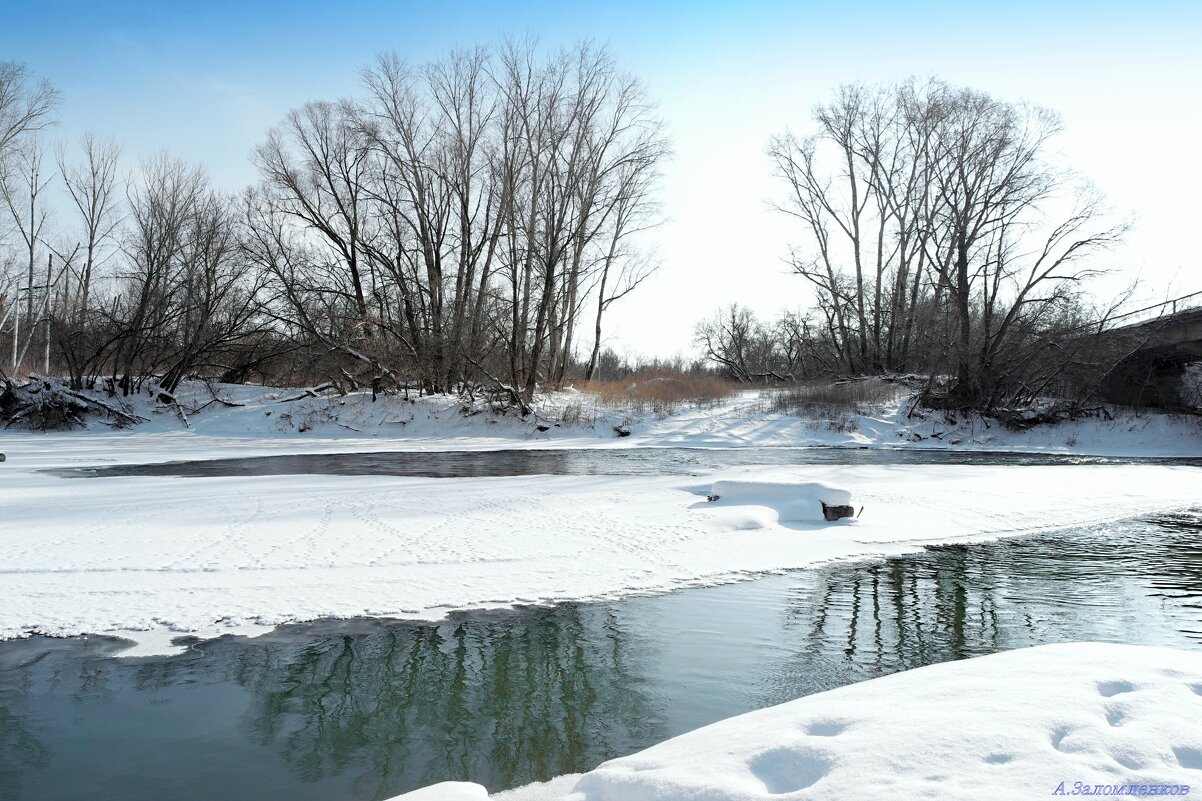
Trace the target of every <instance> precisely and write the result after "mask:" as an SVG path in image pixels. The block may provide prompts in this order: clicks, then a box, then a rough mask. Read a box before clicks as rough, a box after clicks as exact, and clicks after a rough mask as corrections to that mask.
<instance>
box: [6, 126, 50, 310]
mask: <svg viewBox="0 0 1202 801" xmlns="http://www.w3.org/2000/svg"><path fill="white" fill-rule="evenodd" d="M45 152H46V150H45V147H44V146H43V145H42V143H41V142H39V141H37V140H36V139H33V140H30V141H28V142H25V143H23V144H22V146H21V147H20V148H18V149H17V152H16V153H13V154H10V157H9V158H10V165H9V169H8V170H7V171H5V173H4V174H3V175H0V196H2V197H3V199H4V204H5V206H6V207H7V208H8V212H9V214H10V215H11V220H12V222H13V225H14V227H15V228H16V230H17V232H18V234H19V236H20V237H21V241H22V243H23V244H24V255H25V257H26V258H25V267H26V283H25V324H26V326H29V327H30V330H32V325H33V322H34V319H33V310H34V281H35V271H36V270H37V268H38V266H39V263H40V260H39V259H38V249H39V246H40V245H41V244H42V243H43V241H44V235H45V233H46V230H45V228H46V220H47V218H48V217H49V215H50V211H49V206H48V204H47V203H46V196H45V190H46V188H47V186H49V184H50V181H51V178H52V176H51V175H50V174H49V173H47V172H46V170H45V169H44V163H43V159H44V156H45ZM43 291H46V292H49V291H50V290H49V288H48V287H47V288H45V289H44V290H43Z"/></svg>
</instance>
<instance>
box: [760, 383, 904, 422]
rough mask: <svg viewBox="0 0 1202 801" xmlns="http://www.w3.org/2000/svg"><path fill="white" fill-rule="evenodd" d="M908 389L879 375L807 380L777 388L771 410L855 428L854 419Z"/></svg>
mask: <svg viewBox="0 0 1202 801" xmlns="http://www.w3.org/2000/svg"><path fill="white" fill-rule="evenodd" d="M906 392H908V390H907V389H906V388H905V387H904V386H902V385H900V384H897V383H893V382H890V381H885V380H884V379H880V378H864V379H859V380H855V381H838V382H834V381H829V380H815V381H807V382H805V383H803V384H799V385H797V386H794V387H788V388H787V389H781V390H779V391H777V392H776V393H775V394H774V395H773V396H772V399H771V408H772V411H775V412H782V413H784V414H791V415H794V416H796V417H803V418H809V419H812V420H815V421H825V422H826V425H827V427H828V428H830V429H832V430H835V431H843V432H847V431H854V430H855V429H856V418H857V417H858V416H859V415H861V414H865V413H870V412H871V411H872V410H873V408H874V407H880V406H882V405H884V404H886V403H892V402H893V401H895V400H897V397H898V395H901V394H904V393H906Z"/></svg>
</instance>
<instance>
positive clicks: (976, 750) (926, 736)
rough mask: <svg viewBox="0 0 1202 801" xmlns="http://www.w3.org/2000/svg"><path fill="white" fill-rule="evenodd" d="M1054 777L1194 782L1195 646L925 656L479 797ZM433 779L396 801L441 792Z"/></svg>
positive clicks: (656, 797) (878, 793)
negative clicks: (581, 769)
mask: <svg viewBox="0 0 1202 801" xmlns="http://www.w3.org/2000/svg"><path fill="white" fill-rule="evenodd" d="M1062 782H1063V783H1064V784H1063V791H1062V795H1066V796H1067V795H1073V794H1074V792H1073V791H1074V789H1075V788H1076V789H1077V790H1078V793H1077V794H1081V793H1080V792H1079V791H1080V789H1081V788H1082V787H1084V788H1087V789H1088V790H1090V791H1091V792H1092V791H1094V789H1095V787H1098V788H1099V789H1098V790H1097V792H1096V794H1097V795H1126V794H1128V793H1130V792H1132V791H1130V790H1123V791H1122V792H1121V793H1118V792H1114V789H1113V788H1115V787H1116V786H1117V787H1126V786H1128V785H1133V786H1135V788H1138V787H1141V786H1155V787H1157V788H1161V787H1166V786H1171V787H1175V788H1177V789H1176V791H1175V792H1173V793H1172V794H1173V795H1184V794H1185V793H1183V792H1181V790H1182V788H1183V787H1188V788H1189V789H1188V792H1189V793H1191V794H1192V793H1195V792H1197V789H1198V787H1199V786H1202V654H1200V653H1196V652H1192V651H1181V650H1177V649H1173V648H1158V647H1149V646H1133V645H1113V644H1101V643H1072V644H1065V645H1045V646H1040V647H1036V648H1026V649H1020V650H1017V651H1008V652H1003V653H999V654H993V655H990V656H983V657H978V658H975V659H969V660H964V661H959V662H948V663H944V664H940V665H932V666H929V667H923V668H918V669H916V670H909V671H905V672H902V673H896V674H893V675H891V676H885V677H883V678H878V679H873V680H871V681H865V682H861V683H859V684H853V685H849V686H847V687H841V688H839V689H836V690H830V691H828V692H824V693H818V694H816V695H811V696H807V697H805V698H800V699H798V700H795V701H789V702H787V703H784V704H780V705H779V706H774V707H769V708H767V709H760V710H756V711H754V712H749V713H747V714H744V715H739V716H736V717H733V718H728V719H726V720H722V721H719V722H717V723H714V724H712V725H709V726H705V727H703V728H701V729H696V730H694V731H691V732H688V733H686V734H682V735H680V736H678V737H674V738H672V739H670V740H666V741H664V742H662V743H659V744H658V745H655V746H652V747H651V748H648V749H646V750H645V751H641V752H639V753H637V754H632V755H630V756H627V757H622V758H620V759H615V760H611V761H610V762H606V763H604V764H602V765H601V766H599V767H597V768H596V769H594V770H592V771H590V772H588V773H585V774H583V775H581V776H568V777H563V778H561V779H558V780H555V781H553V782H550V783H547V784H543V785H531V786H529V787H527V788H519V789H517V790H513V791H509V792H506V793H498V794H495V795H493V796H492V798H493V799H495V800H496V801H767V799H777V798H779V799H794V800H795V801H802V800H803V799H831V798H838V799H849V800H851V801H854V800H855V799H865V800H866V801H867V799H873V800H874V801H875V799H880V798H896V799H918V798H922V799H935V800H938V799H947V800H948V801H965V799H998V798H1052V797H1057V796H1055V795H1053V794H1054V793H1055V792H1056V791H1057V788H1059V787H1061V783H1062ZM1077 783H1080V786H1078V785H1077ZM438 788H439V785H435V786H433V787H430V788H426V789H425V790H424V792H426V793H427V795H418V794H417V793H410V794H408V795H402V796H399V798H398V799H397V801H400V799H404V801H417V799H419V798H435V797H444V796H438V795H437V793H436V792H435V791H436V790H437V789H438ZM1100 788H1111V789H1109V790H1108V791H1103V790H1102V789H1100ZM480 791H481V792H482V791H483V788H480ZM419 792H422V791H419ZM1136 794H1138V791H1136ZM1166 794H1167V793H1166ZM1162 795H1163V794H1162ZM445 797H446V798H452V797H456V798H457V797H459V796H450V795H448V796H445ZM477 797H478V798H484V797H485V796H483V795H479V794H478V795H477V796H468V795H464V796H462V798H464V799H470V798H477Z"/></svg>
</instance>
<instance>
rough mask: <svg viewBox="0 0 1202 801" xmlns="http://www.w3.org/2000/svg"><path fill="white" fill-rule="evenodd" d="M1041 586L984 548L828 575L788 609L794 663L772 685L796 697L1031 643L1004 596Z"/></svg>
mask: <svg viewBox="0 0 1202 801" xmlns="http://www.w3.org/2000/svg"><path fill="white" fill-rule="evenodd" d="M1020 572H1021V571H1020ZM1048 578H1049V576H1047V575H1042V576H1041V575H1038V574H1032V575H1016V567H1015V565H1014V564H1013V560H1012V559H1011V558H1009V556H1008V555H1007V554H1004V553H1003V552H1002V550H1001V549H1000V548H998V547H992V546H971V547H966V546H948V547H942V548H933V549H931V550H929V551H927V552H925V553H923V554H919V555H915V556H909V557H904V558H898V559H890V560H888V561H886V562H883V563H879V564H870V565H860V566H842V567H834V568H830V569H827V570H825V571H823V572H822V573H821V574H820V578H819V581H818V584H817V586H816V587H815V588H814V589H813V590H812V591H805V592H801V593H798V594H797V595H795V596H794V597H793V598H792V599H791V600H790V603H789V604H788V606H787V610H786V618H785V623H784V625H785V631H786V636H787V637H789V638H791V640H792V642H793V643H794V657H793V659H791V660H789V661H788V663H787V664H786V665H782V670H781V672H780V675H778V676H774V677H773V679H772V684H773V685H774V686H775V687H776V688H779V691H780V694H781V695H782V696H783V695H784V694H785V693H787V692H788V691H789V690H790V689H791V691H792V694H793V695H794V696H796V695H797V694H798V690H799V689H804V692H806V693H809V692H819V691H821V690H826V689H831V688H833V687H837V686H841V685H843V684H846V683H848V682H849V681H861V680H864V679H868V678H873V677H876V676H882V675H886V674H889V673H894V672H897V671H899V670H907V669H910V668H914V667H920V666H923V665H929V664H933V663H936V662H944V661H948V660H952V659H963V658H966V657H970V656H976V655H980V654H985V653H993V652H994V651H998V650H1001V649H1004V648H1012V647H1017V646H1019V645H1026V644H1030V643H1031V642H1034V641H1038V637H1039V634H1038V632H1037V631H1036V629H1038V628H1039V626H1038V623H1037V622H1036V621H1035V620H1034V619H1032V618H1031V617H1030V616H1026V615H1024V614H1023V610H1022V608H1021V607H1022V604H1021V602H1020V603H1017V604H1015V603H1014V599H1013V598H1010V597H1008V590H1009V589H1010V588H1012V587H1013V586H1014V585H1015V583H1016V582H1018V583H1021V584H1023V585H1024V587H1025V589H1024V590H1023V593H1026V592H1031V591H1032V590H1031V588H1032V586H1034V585H1038V586H1043V587H1044V590H1043V591H1038V590H1036V591H1035V595H1042V594H1043V592H1051V591H1053V586H1052V585H1051V584H1048V582H1047V579H1048ZM1023 593H1020V595H1021V594H1023ZM774 700H784V698H783V697H780V698H777V699H774Z"/></svg>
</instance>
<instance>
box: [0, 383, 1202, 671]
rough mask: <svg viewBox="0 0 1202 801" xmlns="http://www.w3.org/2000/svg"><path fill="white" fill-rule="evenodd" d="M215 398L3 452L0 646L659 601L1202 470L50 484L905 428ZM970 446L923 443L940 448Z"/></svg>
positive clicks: (1124, 496) (1132, 448)
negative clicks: (209, 467) (736, 484)
mask: <svg viewBox="0 0 1202 801" xmlns="http://www.w3.org/2000/svg"><path fill="white" fill-rule="evenodd" d="M191 391H192V392H194V393H196V394H197V398H196V399H195V400H196V403H195V405H199V403H200V402H203V401H204V395H203V394H201V393H203V392H205V390H203V389H201V388H197V387H194V388H192V390H191ZM222 391H223V393H225V397H227V398H228V399H230V400H233V401H235V402H237V403H242V404H244V405H243V406H239V407H236V408H228V407H223V406H220V405H217V404H213V405H210V406H209V407H208V408H206V409H205V410H204V411H203V412H201V413H199V414H194V415H191V416H190V420H189V422H190V424H191V428H189V429H185V428H184V427H183V424H182V423H181V421H180V420H179V419H178V418H177V417H176V415H175V414H174V413H173V412H171V411H170V410H165V409H162V410H153V409H152V408H151V407H150V406H149V404H148V403H147V402H146V401H141V403H142V406H141V407H140V411H141V412H142V413H144V414H145V415H146V416H147V417H150V418H151V420H150V422H148V423H146V424H144V425H143V426H139V427H138V428H137V429H135V430H133V431H124V432H114V431H109V430H107V429H105V428H103V427H99V426H95V425H94V426H93V428H92V429H90V430H87V431H80V432H71V433H55V434H31V433H20V432H14V431H6V432H2V433H0V452H4V453H6V454H7V456H8V461H6V462H5V463H3V464H0V573H2V574H3V575H2V576H0V638H11V637H20V636H25V635H28V634H31V633H45V634H51V635H72V634H86V633H116V634H121V635H123V636H129V637H130V638H131V639H134V640H136V641H138V642H139V643H140V644H141V650H139V651H137V652H135V653H153V652H163V651H165V650H168V649H169V642H168V641H169V639H170V638H171V636H174V635H178V634H182V633H194V634H197V635H200V636H213V635H217V634H222V633H230V632H234V633H254V632H256V631H259V630H261V629H260V627H263V626H273V625H276V624H279V623H282V622H290V621H299V620H310V619H316V618H322V617H349V616H357V615H377V616H392V617H409V618H423V619H434V618H438V617H440V616H442V615H444V614H446V612H447V611H449V610H452V609H463V608H480V607H496V606H503V605H511V604H514V603H548V602H555V601H562V600H587V599H604V598H615V597H620V596H623V595H630V594H637V593H649V592H663V591H669V590H673V589H677V588H681V587H688V586H694V585H698V584H712V583H718V582H723V581H730V580H734V579H739V578H744V577H748V576H753V575H755V574H757V573H762V572H768V571H779V570H786V569H792V568H802V567H807V566H812V565H815V564H818V563H822V562H828V561H832V560H846V559H868V558H876V557H881V556H887V555H891V554H898V553H904V552H907V551H913V550H916V549H918V548H921V547H922V546H923V545H926V544H932V543H946V542H964V541H979V540H985V539H992V538H997V537H1003V536H1011V535H1017V534H1023V533H1028V532H1032V531H1038V530H1043V529H1048V528H1058V527H1067V526H1074V525H1088V524H1097V523H1102V522H1105V521H1109V520H1114V519H1119V518H1123V517H1129V516H1133V515H1138V514H1142V513H1146V512H1148V511H1149V510H1156V511H1162V510H1166V509H1171V508H1180V507H1184V506H1188V505H1191V504H1196V503H1197V502H1198V499H1199V497H1200V496H1199V492H1198V490H1199V487H1200V486H1202V483H1200V479H1202V470H1199V469H1198V468H1191V467H1175V466H1145V465H1123V466H1117V465H1105V466H1052V467H1017V466H1013V467H1009V466H1008V467H983V466H981V467H972V466H938V465H933V466H905V467H900V466H875V467H866V466H859V467H838V466H824V467H806V468H741V469H736V470H729V471H724V472H723V473H722V474H721V475H714V476H706V477H703V478H696V479H690V478H682V477H678V476H677V477H647V476H632V477H606V476H583V477H582V476H523V477H513V478H461V479H427V478H402V477H387V476H378V477H365V476H354V477H351V476H321V475H299V476H297V475H294V476H264V477H251V478H246V477H238V478H173V477H110V478H94V479H64V478H59V477H56V476H53V475H49V474H46V473H44V472H40V471H41V470H43V469H46V468H60V467H78V466H86V465H97V464H112V463H140V462H162V461H170V460H179V459H206V458H218V457H230V456H249V455H262V454H285V453H318V452H360V453H362V452H370V451H384V450H393V451H395V450H415V451H416V450H429V451H438V450H466V449H488V448H498V447H539V448H547V447H646V446H654V445H693V446H697V445H705V446H707V447H738V446H744V445H762V446H781V445H785V444H789V445H806V444H822V442H823V437H826V436H827V435H828V434H829V435H830V437H832V438H838V437H850V436H855V437H860V438H861V439H862V441H860V442H859V444H869V445H875V446H884V445H889V446H895V445H896V444H897V441H896V440H899V439H902V440H904V438H902V437H899V436H898V429H899V426H901V423H900V422H899V421H902V420H905V419H906V418H905V414H904V413H903V410H902V409H901V404H899V405H897V406H896V407H894V408H892V409H891V410H890V409H884V410H878V411H880V415H879V416H878V417H873V418H871V420H873V421H875V422H872V423H869V422H865V420H868V419H869V418H867V417H865V418H861V422H860V424H859V428H858V430H857V431H856V432H852V433H848V432H846V431H844V432H836V431H833V430H830V429H828V428H823V427H822V424H821V423H820V422H815V421H812V420H800V419H798V418H792V417H788V416H785V415H779V414H773V413H769V412H765V411H763V408H764V404H763V401H762V399H761V398H760V397H759V396H758V395H756V394H755V393H745V394H743V395H740V396H737V397H735V398H733V399H731V400H730V401H729V402H726V403H724V404H721V405H719V406H717V407H714V408H708V409H690V410H687V411H682V412H680V413H678V414H675V415H672V416H669V417H667V418H666V419H663V420H644V421H640V422H636V423H634V424H632V427H633V428H634V430H635V433H634V434H633V435H632V436H630V437H626V438H623V439H616V438H614V437H613V434H612V431H609V430H608V428H607V427H606V426H605V425H602V424H601V423H599V424H598V426H597V428H596V429H592V428H575V429H568V428H566V427H563V428H551V429H550V430H549V431H547V432H538V431H537V429H536V426H537V425H539V424H545V421H546V418H545V417H544V418H542V420H543V423H539V421H520V420H516V419H514V418H496V417H493V416H492V415H489V414H487V413H482V414H468V415H465V414H463V413H462V412H461V411H460V408H461V404H459V403H458V402H457V401H455V400H453V399H448V398H435V399H423V400H421V401H419V402H417V403H408V402H406V401H404V400H403V399H400V398H395V397H391V398H382V399H381V400H380V402H379V403H377V404H373V403H372V402H371V400H370V398H369V397H367V396H365V395H355V396H350V397H347V398H337V397H335V398H333V399H308V400H303V401H296V402H282V401H281V399H282V398H286V397H288V396H289V392H288V391H285V390H268V389H264V388H255V387H227V388H223V390H222ZM293 394H295V393H293ZM561 400H562V399H561ZM473 411H474V410H473ZM269 413H270V414H269ZM285 415H287V416H288V417H289V420H287V421H283V420H282V418H283V417H284V416H285ZM298 421H299V422H298ZM927 423H928V424H931V423H930V421H929V420H928V421H927ZM872 425H879V427H880V430H879V431H875V433H871V432H870V431H869V428H870V426H872ZM907 425H910V424H909V423H907ZM932 425H933V424H932ZM972 425H974V426H975V425H976V424H975V423H973V424H972ZM1105 425H1110V426H1111V427H1110V428H1106V427H1105ZM1196 425H1197V423H1196V421H1191V420H1189V419H1187V418H1170V417H1166V416H1148V417H1146V418H1131V419H1124V420H1122V421H1114V422H1112V423H1110V424H1103V423H1102V422H1100V421H1086V422H1085V423H1080V424H1077V427H1076V428H1071V429H1070V428H1065V429H1060V428H1056V429H1047V430H1046V431H1045V432H1044V433H1043V434H1041V435H1040V436H1043V437H1044V439H1045V441H1044V446H1045V447H1044V449H1045V450H1065V449H1066V447H1065V446H1064V444H1063V442H1064V441H1065V440H1066V438H1067V437H1077V442H1078V448H1079V449H1080V450H1084V451H1092V452H1122V451H1123V450H1124V449H1126V450H1127V451H1128V452H1134V453H1177V454H1179V455H1185V454H1189V455H1198V454H1199V453H1202V445H1200V442H1202V438H1200V437H1199V435H1198V434H1197V431H1196V430H1195V429H1196ZM301 428H305V429H306V430H305V431H304V432H303V433H302V432H301V431H300V429H301ZM352 429H354V430H352ZM1120 429H1121V430H1120ZM882 432H885V433H882ZM1066 432H1068V433H1066ZM1074 432H1075V433H1074ZM1124 432H1125V433H1124ZM962 433H963V434H964V436H968V434H967V433H966V432H962ZM978 433H979V432H978ZM995 435H997V436H1000V435H998V434H997V432H996V431H995V432H994V434H990V435H984V434H981V435H980V436H978V438H977V439H976V440H968V439H966V440H960V442H961V444H960V445H958V446H955V447H958V448H961V449H964V448H999V447H1002V446H1005V447H1012V448H1019V447H1030V443H1029V442H1027V443H1025V444H1024V443H1023V442H1018V441H1017V440H1014V439H1007V440H1005V441H1004V442H1003V441H1001V440H989V441H986V440H987V439H988V437H989V436H995ZM959 436H960V435H959V434H957V435H956V437H950V436H944V437H943V439H940V440H936V441H938V442H939V443H940V447H953V446H951V445H950V443H951V442H952V441H953V440H956V439H958V437H959ZM1007 436H1009V435H1007ZM1023 436H1025V437H1028V438H1029V437H1030V436H1034V435H1032V434H1027V435H1023ZM930 443H931V440H930V438H929V437H928V438H927V439H925V440H922V441H920V442H918V443H916V444H918V445H924V444H930ZM1016 443H1017V444H1016ZM825 444H831V442H826V443H825ZM843 444H855V443H851V442H845V443H843ZM731 479H734V480H740V481H754V482H777V483H781V482H783V483H785V484H787V485H793V486H796V485H800V484H807V483H818V484H824V485H831V486H835V487H843V488H846V489H847V490H848V491H850V493H851V494H852V496H853V497H854V500H855V503H856V505H857V506H859V505H863V506H864V512H863V514H862V516H861V517H860V518H859V519H858V520H857V521H856V522H855V524H854V525H850V524H848V521H841V523H839V524H825V523H821V522H817V521H813V520H805V519H797V518H796V517H795V516H794V515H793V514H791V513H790V511H789V509H788V508H787V507H788V504H789V503H790V501H789V500H788V498H782V497H781V496H779V495H777V496H774V497H764V498H762V499H761V501H762V502H757V503H753V504H742V503H733V502H723V501H719V502H716V503H707V502H706V501H705V496H706V495H707V494H708V492H709V491H710V490H711V489H712V485H713V483H714V482H715V481H721V480H731ZM782 512H783V514H782Z"/></svg>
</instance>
